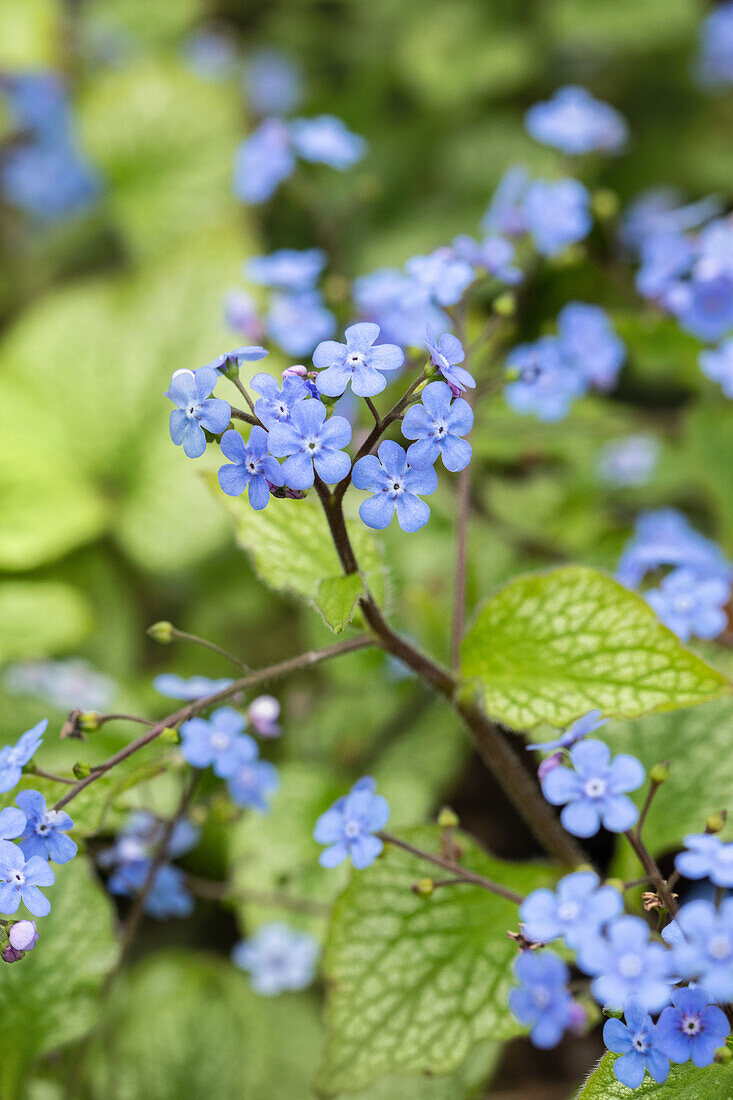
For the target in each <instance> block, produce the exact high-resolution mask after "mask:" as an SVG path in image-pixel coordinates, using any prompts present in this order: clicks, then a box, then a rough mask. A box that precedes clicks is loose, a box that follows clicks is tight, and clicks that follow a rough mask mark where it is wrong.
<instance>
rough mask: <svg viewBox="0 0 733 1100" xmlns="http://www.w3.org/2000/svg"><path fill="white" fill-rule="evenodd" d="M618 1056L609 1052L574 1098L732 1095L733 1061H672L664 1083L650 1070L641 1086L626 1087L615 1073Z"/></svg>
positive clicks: (715, 1099) (713, 1098)
mask: <svg viewBox="0 0 733 1100" xmlns="http://www.w3.org/2000/svg"><path fill="white" fill-rule="evenodd" d="M615 1061H616V1056H615V1055H613V1054H606V1055H605V1056H604V1057H603V1058H602V1059H601V1061H600V1062H599V1063H598V1066H597V1067H596V1069H595V1070H594V1071H593V1073H592V1074H591V1075H590V1077H589V1078H588V1080H587V1081H586V1083H585V1085H584V1086H583V1088H582V1089H581V1090H580V1092H579V1093H577V1095H576V1097H575V1100H626V1098H627V1097H628V1098H629V1100H630V1098H631V1097H636V1096H653V1097H654V1098H655V1100H730V1098H731V1096H733V1065H727V1066H718V1065H712V1066H707V1067H706V1068H705V1069H698V1068H697V1066H693V1065H692V1063H691V1062H687V1063H686V1064H685V1065H683V1066H675V1065H673V1066H672V1067H671V1069H670V1071H669V1077H668V1078H667V1080H666V1081H665V1082H664V1084H662V1085H658V1084H657V1083H656V1081H652V1079H651V1077H650V1076H649V1074H647V1075H646V1077H645V1078H644V1081H643V1082H642V1084H641V1085H640V1086H639V1088H638V1089H627V1088H626V1085H622V1084H621V1082H620V1081H617V1080H616V1078H615V1076H614V1073H613V1063H614V1062H615Z"/></svg>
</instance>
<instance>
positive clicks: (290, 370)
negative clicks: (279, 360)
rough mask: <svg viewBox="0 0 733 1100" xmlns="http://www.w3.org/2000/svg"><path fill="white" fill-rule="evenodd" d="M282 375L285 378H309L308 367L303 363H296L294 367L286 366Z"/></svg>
mask: <svg viewBox="0 0 733 1100" xmlns="http://www.w3.org/2000/svg"><path fill="white" fill-rule="evenodd" d="M282 376H283V378H307V377H308V368H307V367H304V366H303V364H302V363H295V364H294V365H293V366H292V367H286V368H285V370H284V371H283V375H282Z"/></svg>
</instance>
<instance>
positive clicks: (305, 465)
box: [268, 349, 351, 489]
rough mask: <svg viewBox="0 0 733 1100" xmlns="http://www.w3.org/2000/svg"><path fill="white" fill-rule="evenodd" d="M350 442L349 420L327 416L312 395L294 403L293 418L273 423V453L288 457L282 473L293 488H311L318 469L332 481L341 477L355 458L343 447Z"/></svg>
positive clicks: (270, 443) (321, 405) (319, 474)
mask: <svg viewBox="0 0 733 1100" xmlns="http://www.w3.org/2000/svg"><path fill="white" fill-rule="evenodd" d="M316 350H318V349H316ZM350 442H351V424H350V423H349V422H348V420H347V419H346V418H345V417H343V416H332V417H330V418H329V419H328V420H326V406H325V405H324V404H322V402H320V401H314V400H312V399H311V400H308V401H299V402H297V404H295V405H293V407H292V409H291V410H290V418H289V420H281V421H279V422H278V423H273V424H272V425H271V427H270V433H269V436H268V445H269V448H270V454H273V455H275V456H276V457H277V458H284V459H285V462H284V463H283V465H282V475H283V478H284V480H285V484H286V485H289V486H290V488H291V489H310V487H311V486H312V485H313V481H314V477H315V474H314V470H315V473H317V474H318V476H319V477H320V478H321V479H322V480H323V481H325V482H326V484H328V485H335V484H336V482H338V481H341V479H342V478H344V477H346V475H347V474H348V472H349V470H350V469H351V459H350V458H349V456H348V454H347V453H346V451H344V450H343V449H342V448H343V447H347V446H348V445H349V443H350Z"/></svg>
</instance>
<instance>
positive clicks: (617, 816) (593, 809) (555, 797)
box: [542, 740, 645, 837]
mask: <svg viewBox="0 0 733 1100" xmlns="http://www.w3.org/2000/svg"><path fill="white" fill-rule="evenodd" d="M570 761H571V764H572V767H571V768H563V767H561V768H553V769H552V771H551V772H550V773H549V775H547V776H545V778H544V780H543V781H542V793H543V794H544V796H545V798H546V799H547V801H548V802H551V803H552V804H553V806H562V807H563V810H562V813H561V814H560V820H561V821H562V823H563V825H564V827H565V828H566V829H567V830H568V832H569V833H572V834H573V835H574V836H582V837H587V836H593V835H594V834H595V833H597V832H598V830H599V828H600V827H601V824H602V825H603V826H604V828H606V829H608V830H609V832H612V833H623V832H625V831H626V830H627V829H630V828H631V826H632V825H633V824H634V822H635V821H636V819H637V817H638V816H639V811H638V810H637V808H636V806H635V805H634V803H633V802H632V801H631V799H630V798H628V797H627V792H628V791H635V790H636V789H637V787H640V786H641V785H642V783H643V782H644V774H645V773H644V768H643V766H642V764H641V761H639V760H637V759H636V757H635V756H629V755H628V754H627V753H619V754H618V756H615V757H614V758H613V759H611V750H610V749H609V747H608V745H606V744H605V743H604V742H603V741H592V740H591V741H580V742H579V743H578V744H576V745H575V746H574V747H573V748H572V749H571V750H570Z"/></svg>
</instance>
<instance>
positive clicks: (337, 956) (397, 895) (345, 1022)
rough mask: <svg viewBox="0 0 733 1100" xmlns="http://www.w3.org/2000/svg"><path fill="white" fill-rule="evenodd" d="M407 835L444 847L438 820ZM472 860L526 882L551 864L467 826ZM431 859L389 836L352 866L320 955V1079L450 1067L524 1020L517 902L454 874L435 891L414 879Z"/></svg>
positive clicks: (364, 1081)
mask: <svg viewBox="0 0 733 1100" xmlns="http://www.w3.org/2000/svg"><path fill="white" fill-rule="evenodd" d="M405 838H406V839H409V840H410V841H411V842H412V843H414V844H416V845H418V846H419V847H422V848H425V849H426V850H431V851H437V850H438V848H439V833H438V830H437V828H422V829H412V830H409V831H408V832H406V833H405ZM459 843H460V845H461V847H462V849H463V851H464V855H463V862H464V863H465V865H466V866H467V867H470V868H472V869H473V870H475V871H478V872H479V873H482V874H485V875H487V876H488V877H489V878H493V879H494V880H496V881H498V882H501V883H503V884H505V885H507V886H510V887H512V888H513V889H516V890H518V891H520V892H523V891H526V890H527V889H529V888H530V886H537V885H545V884H547V882H548V881H549V872H547V871H544V870H543V869H542V868H539V867H537V866H528V865H526V864H525V865H522V866H519V865H516V864H514V865H512V864H509V863H503V862H501V861H500V860H496V859H492V858H491V857H489V856H487V855H486V854H484V853H483V852H482V851H481V850H480V849H479V848H478V847H477V845H476V844H475V843H474V841H472V840H471V839H470V838H469V837H467V836H463V835H461V836H460V838H459ZM429 872H430V866H429V864H427V863H425V862H424V861H423V860H419V859H417V858H415V857H414V856H411V855H409V854H407V853H405V852H403V851H400V850H399V849H395V848H388V850H387V851H386V853H385V854H384V855H383V856H382V857H380V858H379V859H378V860H377V862H376V863H375V864H373V865H372V866H371V867H369V868H368V869H367V870H366V871H361V872H359V873H357V874H354V876H353V878H352V881H351V884H350V885H349V887H348V888H347V889H346V891H345V892H344V893H343V894H342V895H341V897H340V898H339V899H338V901H337V902H336V905H335V907H334V910H333V916H332V919H331V927H330V930H329V937H328V944H327V948H326V955H325V970H326V978H327V981H328V984H329V990H330V993H329V1001H328V1007H327V1028H328V1037H327V1041H326V1048H325V1052H324V1059H323V1063H322V1065H321V1069H320V1071H319V1077H318V1083H319V1084H320V1086H321V1087H322V1088H323V1090H324V1091H326V1092H327V1093H331V1094H333V1093H338V1091H339V1090H342V1089H343V1090H350V1089H359V1088H364V1087H365V1086H366V1085H368V1084H370V1083H371V1082H373V1081H376V1080H378V1079H379V1078H380V1077H383V1076H385V1075H388V1074H394V1073H399V1074H405V1075H409V1074H420V1073H431V1074H447V1073H450V1072H451V1071H452V1070H454V1069H455V1068H456V1067H457V1066H458V1065H460V1064H461V1062H462V1061H463V1060H464V1059H465V1058H466V1056H467V1054H468V1053H469V1051H470V1050H471V1048H472V1047H473V1046H474V1045H475V1044H477V1043H479V1042H481V1041H482V1040H485V1039H489V1038H491V1039H494V1040H500V1039H505V1038H508V1037H510V1036H512V1035H515V1034H517V1033H518V1032H519V1031H520V1030H521V1029H520V1028H519V1027H518V1025H517V1024H516V1023H515V1022H514V1020H513V1019H512V1017H511V1015H510V1013H509V1011H508V1008H507V1004H506V998H507V993H508V991H509V988H510V986H511V984H512V979H511V965H512V961H513V959H514V957H515V955H516V948H515V946H514V944H513V943H512V942H511V940H509V939H508V938H507V935H506V932H507V930H508V929H510V928H514V927H515V926H516V922H517V908H516V906H515V905H513V904H512V903H511V902H508V901H505V900H503V899H502V898H498V897H496V896H495V895H494V894H490V893H489V892H488V891H486V890H482V889H481V888H480V887H476V888H473V887H470V886H449V887H443V888H441V889H440V890H438V891H436V892H435V894H433V896H432V897H430V898H420V897H416V896H415V894H413V893H412V890H411V886H412V885H413V884H414V883H415V882H416V881H417V880H418V879H420V878H424V877H425V875H426V873H427V874H429Z"/></svg>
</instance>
